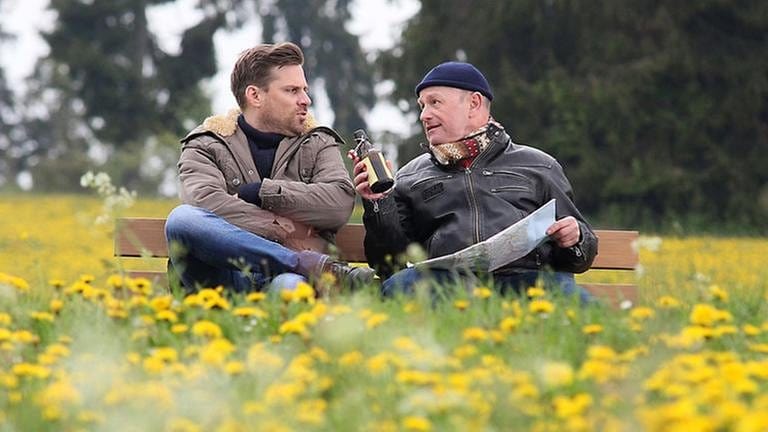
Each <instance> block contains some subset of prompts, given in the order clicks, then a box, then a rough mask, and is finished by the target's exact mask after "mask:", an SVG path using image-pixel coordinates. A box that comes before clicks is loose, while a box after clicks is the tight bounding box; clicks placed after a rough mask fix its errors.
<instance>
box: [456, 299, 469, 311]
mask: <svg viewBox="0 0 768 432" xmlns="http://www.w3.org/2000/svg"><path fill="white" fill-rule="evenodd" d="M453 307H455V308H456V309H458V310H460V311H463V310H466V309H467V308H468V307H469V301H467V300H456V301H454V302H453Z"/></svg>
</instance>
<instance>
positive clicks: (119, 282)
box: [107, 275, 125, 290]
mask: <svg viewBox="0 0 768 432" xmlns="http://www.w3.org/2000/svg"><path fill="white" fill-rule="evenodd" d="M107 286H109V287H110V288H112V289H113V290H118V289H122V288H125V281H124V280H123V277H122V276H120V275H111V276H110V277H108V278H107Z"/></svg>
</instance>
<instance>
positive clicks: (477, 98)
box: [469, 92, 483, 112]
mask: <svg viewBox="0 0 768 432" xmlns="http://www.w3.org/2000/svg"><path fill="white" fill-rule="evenodd" d="M482 107H483V95H482V94H480V93H479V92H472V94H470V95H469V110H470V111H472V112H477V111H478V110H480V109H481V108H482Z"/></svg>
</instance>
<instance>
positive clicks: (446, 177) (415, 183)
mask: <svg viewBox="0 0 768 432" xmlns="http://www.w3.org/2000/svg"><path fill="white" fill-rule="evenodd" d="M452 177H453V175H451V174H447V175H439V176H432V177H427V178H423V179H421V180H419V181H415V182H413V184H412V185H411V190H413V189H415V188H416V186H418V185H420V184H422V183H424V182H428V181H430V180H447V179H449V178H452Z"/></svg>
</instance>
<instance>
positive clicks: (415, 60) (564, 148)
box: [382, 0, 768, 232]
mask: <svg viewBox="0 0 768 432" xmlns="http://www.w3.org/2000/svg"><path fill="white" fill-rule="evenodd" d="M452 59H459V60H467V61H470V62H472V63H474V64H475V65H477V66H478V67H479V68H480V69H481V70H482V71H483V72H484V73H485V74H486V76H487V78H488V79H489V81H490V82H491V83H492V85H493V87H494V93H495V99H494V103H493V113H494V116H495V117H496V118H497V119H498V120H499V121H501V122H502V123H503V124H504V125H505V126H506V127H507V129H508V132H509V133H510V134H511V136H512V137H513V139H515V140H516V141H518V142H523V143H530V144H531V145H534V146H536V147H539V148H542V149H544V150H545V151H547V152H549V153H551V154H552V155H554V156H555V157H557V158H558V159H559V160H560V161H561V162H562V163H563V165H564V166H565V169H566V172H567V174H568V176H569V178H570V179H571V180H572V182H573V183H574V188H575V190H576V193H577V203H578V204H579V206H580V207H581V208H582V209H584V210H585V211H586V213H587V214H589V215H591V216H592V217H593V218H594V219H595V220H596V221H599V222H600V223H602V224H603V225H610V224H615V225H619V226H623V227H627V226H637V227H641V226H642V227H646V228H650V229H658V228H659V226H660V224H666V226H669V224H671V223H673V222H675V221H681V222H683V223H688V224H693V223H696V224H699V226H696V227H695V228H699V227H701V226H704V225H709V226H712V227H722V226H723V225H724V224H727V225H729V226H730V227H743V228H747V229H749V228H750V227H751V229H752V230H759V231H760V230H762V231H763V232H764V231H765V224H764V222H763V221H764V220H765V218H766V217H768V173H766V171H765V169H764V166H765V165H766V163H768V152H766V151H765V149H766V148H768V134H766V133H765V131H766V130H768V115H767V114H766V113H768V4H766V3H765V2H761V1H758V0H749V1H742V2H727V1H724V0H709V1H704V2H682V3H681V2H675V1H671V0H668V1H639V2H638V1H592V2H584V1H577V0H558V1H550V2H541V1H537V0H515V1H507V2H495V1H490V0H484V1H478V2H471V3H470V2H461V1H458V0H448V1H437V0H423V1H422V7H421V9H420V11H419V13H418V14H417V15H416V16H415V17H414V18H413V19H412V20H411V22H409V24H408V26H407V28H406V30H405V31H404V33H403V36H402V39H401V42H400V45H399V46H398V47H396V49H394V50H393V51H392V53H390V54H389V55H388V56H387V57H385V58H384V59H383V61H382V65H383V68H384V74H385V77H391V78H392V79H393V80H395V82H396V84H397V89H396V92H395V94H394V99H395V100H396V101H403V100H405V101H408V104H409V105H408V106H409V107H411V108H410V109H413V110H415V109H416V107H415V104H414V100H415V97H414V94H413V88H414V86H415V85H416V83H418V81H419V80H420V79H421V77H422V76H423V75H424V73H426V71H427V70H428V69H429V68H431V67H432V66H434V65H435V64H437V63H440V62H442V61H446V60H452ZM413 142H414V140H411V141H409V143H410V144H409V150H411V151H410V153H409V154H408V152H401V153H403V154H408V157H412V156H413V154H414V153H415V152H414V149H415V148H416V146H415V145H413ZM416 152H417V151H416ZM735 167H739V168H738V169H735Z"/></svg>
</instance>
